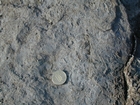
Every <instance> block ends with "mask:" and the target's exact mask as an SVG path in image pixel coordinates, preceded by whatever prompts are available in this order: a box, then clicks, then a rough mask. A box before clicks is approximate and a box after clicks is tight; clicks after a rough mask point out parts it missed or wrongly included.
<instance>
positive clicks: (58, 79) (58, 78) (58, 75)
mask: <svg viewBox="0 0 140 105" xmlns="http://www.w3.org/2000/svg"><path fill="white" fill-rule="evenodd" d="M66 79H67V77H66V73H65V72H64V71H62V70H58V71H56V72H54V73H53V75H52V82H53V83H54V84H56V85H62V84H64V83H65V82H66Z"/></svg>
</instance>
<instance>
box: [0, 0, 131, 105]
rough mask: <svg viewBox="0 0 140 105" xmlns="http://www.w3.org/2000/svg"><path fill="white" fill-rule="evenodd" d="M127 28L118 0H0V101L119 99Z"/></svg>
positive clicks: (96, 102) (101, 102)
mask: <svg viewBox="0 0 140 105" xmlns="http://www.w3.org/2000/svg"><path fill="white" fill-rule="evenodd" d="M130 29H131V28H130V25H129V22H128V18H127V14H126V11H125V8H124V6H123V5H122V3H121V2H120V1H119V0H30V1H29V0H1V2H0V102H1V103H0V104H2V105H124V104H125V103H126V97H127V96H126V84H125V79H124V74H123V67H124V65H125V64H126V62H127V60H128V58H129V56H130V53H131V50H132V40H131V30H130ZM57 70H64V71H65V72H66V74H67V78H68V79H67V81H66V83H65V84H64V85H60V86H57V85H55V84H53V83H52V80H51V76H52V73H53V72H54V71H57Z"/></svg>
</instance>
